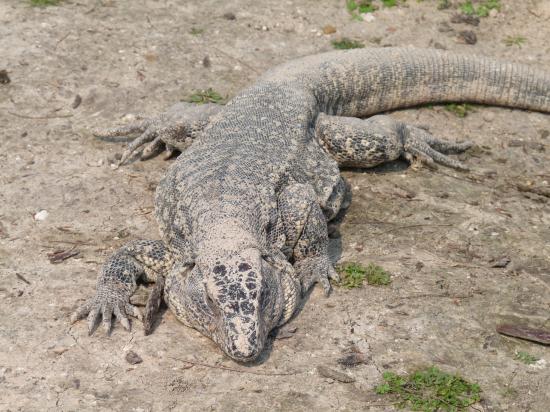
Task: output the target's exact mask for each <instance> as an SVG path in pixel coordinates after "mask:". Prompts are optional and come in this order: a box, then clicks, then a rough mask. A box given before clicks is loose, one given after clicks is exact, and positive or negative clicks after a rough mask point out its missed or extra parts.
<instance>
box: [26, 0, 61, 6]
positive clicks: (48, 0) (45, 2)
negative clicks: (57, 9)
mask: <svg viewBox="0 0 550 412" xmlns="http://www.w3.org/2000/svg"><path fill="white" fill-rule="evenodd" d="M29 1H30V3H31V6H33V7H46V6H57V5H58V4H59V3H60V2H61V0H29Z"/></svg>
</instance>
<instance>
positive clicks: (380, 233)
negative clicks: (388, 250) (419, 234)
mask: <svg viewBox="0 0 550 412" xmlns="http://www.w3.org/2000/svg"><path fill="white" fill-rule="evenodd" d="M443 226H453V225H451V224H448V223H443V224H440V225H439V224H438V225H423V224H418V225H409V226H398V227H394V228H391V229H389V230H385V231H384V232H379V233H376V235H384V234H386V233H390V232H393V231H395V230H400V229H412V228H417V227H443Z"/></svg>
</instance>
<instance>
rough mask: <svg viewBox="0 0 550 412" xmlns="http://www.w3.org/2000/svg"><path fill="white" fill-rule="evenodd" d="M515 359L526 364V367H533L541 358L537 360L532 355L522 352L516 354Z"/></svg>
mask: <svg viewBox="0 0 550 412" xmlns="http://www.w3.org/2000/svg"><path fill="white" fill-rule="evenodd" d="M515 359H516V360H518V361H520V362H523V363H525V364H526V365H532V364H534V363H536V362H537V361H538V360H539V358H537V357H536V356H533V355H531V354H530V353H527V352H522V351H518V352H516V357H515Z"/></svg>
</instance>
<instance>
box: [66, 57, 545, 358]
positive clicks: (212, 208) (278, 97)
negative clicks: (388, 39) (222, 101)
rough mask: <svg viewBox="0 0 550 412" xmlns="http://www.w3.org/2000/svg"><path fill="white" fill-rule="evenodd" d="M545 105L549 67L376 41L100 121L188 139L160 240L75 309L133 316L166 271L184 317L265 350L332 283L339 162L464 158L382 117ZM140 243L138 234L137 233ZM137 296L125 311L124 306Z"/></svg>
mask: <svg viewBox="0 0 550 412" xmlns="http://www.w3.org/2000/svg"><path fill="white" fill-rule="evenodd" d="M447 101H457V102H463V101H468V102H476V103H486V104H495V105H501V106H509V107H517V108H523V109H530V110H537V111H542V112H549V111H550V75H549V73H548V72H547V71H543V70H539V69H535V68H532V67H529V66H527V65H518V64H512V63H506V62H500V61H497V60H493V59H490V58H486V57H474V56H468V55H459V54H453V53H447V52H443V51H437V50H423V49H414V48H380V49H362V50H350V51H337V52H332V53H326V54H320V55H316V56H308V57H304V58H301V59H297V60H294V61H291V62H289V63H286V64H283V65H281V66H278V67H276V68H274V69H272V70H270V71H268V72H267V73H266V74H264V75H263V76H261V77H260V78H259V79H258V80H257V82H256V83H255V84H253V85H251V86H250V87H248V88H246V89H245V90H243V91H242V92H240V93H239V94H237V95H236V96H235V97H234V98H233V99H232V100H231V101H230V102H229V103H228V104H227V105H226V106H224V107H217V106H216V107H215V106H202V107H201V106H190V105H186V104H178V105H175V106H173V107H172V108H170V109H169V110H168V111H167V112H166V113H163V114H161V115H159V116H158V117H153V118H151V119H145V120H139V121H138V122H136V123H133V124H130V125H126V126H122V127H115V128H112V129H108V130H104V131H98V132H96V134H97V135H100V136H103V137H113V136H123V135H131V134H133V133H137V134H139V136H138V137H137V138H136V139H135V140H134V141H133V142H131V143H130V145H129V147H128V150H127V151H126V152H125V154H124V155H123V158H122V159H121V164H123V163H124V162H126V161H127V160H128V159H130V157H131V155H133V154H134V153H135V152H136V151H137V150H140V148H142V147H143V146H144V145H145V144H147V145H148V146H147V147H146V148H145V150H144V152H145V154H148V153H149V152H152V151H154V150H157V149H158V148H159V147H160V146H162V145H164V146H166V148H167V150H168V152H169V153H171V151H172V150H173V149H174V148H175V147H177V148H180V149H181V150H184V151H183V153H182V154H181V155H180V156H179V158H178V159H177V160H176V161H175V162H174V164H173V165H172V166H171V167H170V168H169V170H168V171H167V173H166V175H165V177H164V178H163V179H162V181H161V182H160V184H159V186H158V188H157V191H156V195H155V205H156V208H155V215H156V218H157V221H158V223H159V227H160V234H161V241H153V242H152V243H150V242H147V241H139V242H137V243H133V244H131V246H125V247H124V248H122V249H121V250H120V251H118V252H116V253H115V254H114V255H113V257H111V258H110V259H109V260H108V261H107V263H106V264H105V266H104V268H103V270H102V271H101V273H100V276H99V280H98V287H97V292H96V295H95V296H94V297H93V298H92V299H91V300H90V301H88V302H87V303H86V304H85V305H83V306H82V307H81V308H79V309H78V310H77V312H76V313H75V315H74V316H73V320H76V319H78V318H80V317H83V316H86V315H88V318H89V322H90V325H91V326H90V327H93V324H94V323H95V321H96V320H97V318H98V317H99V316H102V317H103V319H104V323H105V324H106V325H110V322H111V318H112V315H113V314H114V315H115V316H116V317H117V318H119V319H120V320H121V322H122V323H123V325H124V326H127V327H128V326H129V324H128V320H127V317H126V315H128V314H129V315H136V316H137V315H139V313H137V312H136V309H135V308H133V307H131V305H130V304H129V297H130V295H131V293H132V292H133V291H134V289H135V286H136V282H137V281H138V280H140V279H145V280H150V281H154V280H155V274H158V273H161V272H162V273H161V274H162V275H163V277H165V279H166V281H165V287H164V299H165V300H166V302H167V304H168V306H169V307H170V308H171V310H173V312H174V313H175V314H176V316H177V318H178V319H180V320H181V321H182V322H183V323H185V324H186V325H188V326H190V327H193V328H196V329H197V330H199V331H200V332H202V333H203V334H205V335H206V336H208V337H210V338H211V339H213V340H214V341H215V342H216V343H217V344H218V345H219V346H220V348H221V349H222V350H223V351H224V352H225V353H226V354H227V355H228V356H230V357H231V358H233V359H234V360H236V361H242V362H248V361H252V360H254V359H257V358H258V356H260V354H261V353H262V351H263V349H264V347H265V344H266V341H267V337H268V335H269V332H270V331H271V330H272V329H274V328H276V327H278V326H280V325H281V324H283V323H284V322H286V321H288V320H289V319H290V318H291V317H292V315H293V313H294V312H295V310H296V308H297V307H298V304H299V300H300V297H301V295H302V294H303V293H304V292H305V291H307V289H308V288H309V287H311V285H312V284H313V283H314V282H320V283H322V284H323V286H324V287H325V290H326V291H328V290H329V288H330V284H329V279H330V278H336V276H337V275H336V273H335V272H334V269H333V268H332V266H331V264H330V262H329V259H328V253H327V242H328V235H327V222H329V221H330V220H331V219H332V218H334V216H335V215H336V214H337V213H338V210H339V209H340V208H341V207H342V205H343V204H344V203H345V202H344V197H345V191H346V188H347V185H346V183H345V182H344V180H343V179H342V177H341V176H340V172H339V169H338V166H339V165H340V166H355V167H372V166H375V165H377V164H380V163H383V162H387V161H391V160H394V159H397V158H399V157H403V158H405V159H407V160H409V161H411V162H413V161H420V162H424V163H440V164H443V165H446V166H450V167H454V168H459V169H465V168H466V166H465V165H463V164H461V163H459V162H458V161H457V160H456V159H453V158H452V157H449V156H448V155H449V154H453V153H460V152H462V151H464V150H466V149H467V148H468V147H470V145H471V143H470V142H463V143H451V142H446V141H444V140H441V139H439V138H437V137H435V136H432V135H430V133H428V132H427V131H426V130H423V129H421V128H418V127H414V126H411V125H407V124H404V123H402V122H399V121H397V120H394V119H392V118H391V117H389V116H387V115H378V116H373V117H370V118H367V119H362V118H365V117H367V116H372V115H376V114H379V113H381V112H385V111H388V110H393V109H397V108H402V107H409V106H414V105H418V104H424V103H436V102H447ZM140 242H142V243H140ZM129 305H130V306H129Z"/></svg>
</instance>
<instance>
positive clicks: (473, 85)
mask: <svg viewBox="0 0 550 412" xmlns="http://www.w3.org/2000/svg"><path fill="white" fill-rule="evenodd" d="M273 77H278V78H279V79H280V78H281V77H283V78H285V79H287V80H288V79H295V80H298V81H299V82H301V83H302V84H304V85H305V86H306V87H307V88H309V89H310V90H311V92H312V93H313V94H314V96H315V97H316V100H317V102H318V104H319V108H320V110H323V111H325V112H327V113H329V114H337V115H343V116H357V117H362V116H368V115H372V114H375V113H380V112H383V111H387V110H391V109H397V108H403V107H410V106H415V105H419V104H425V103H438V102H449V101H452V102H472V103H483V104H490V105H496V106H507V107H515V108H521V109H529V110H534V111H540V112H550V71H543V70H541V69H536V68H533V67H531V66H528V65H524V64H515V63H507V62H503V61H499V60H496V59H491V58H486V57H480V56H474V55H462V54H455V53H450V52H444V51H440V50H430V49H414V48H379V49H358V50H349V51H337V52H330V53H325V54H320V55H316V56H309V57H305V58H302V59H298V60H295V61H293V62H290V63H287V64H285V65H282V66H279V67H278V68H276V69H274V70H272V71H270V72H269V73H267V74H266V75H265V76H264V78H265V79H266V80H269V79H270V78H273Z"/></svg>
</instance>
